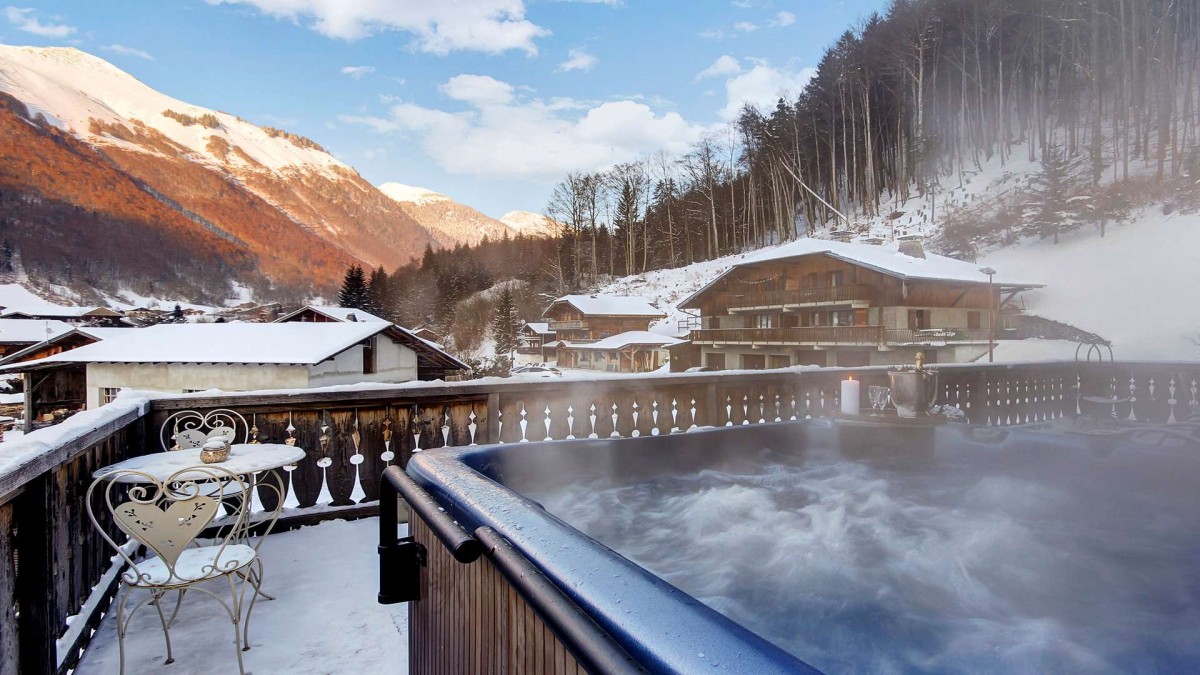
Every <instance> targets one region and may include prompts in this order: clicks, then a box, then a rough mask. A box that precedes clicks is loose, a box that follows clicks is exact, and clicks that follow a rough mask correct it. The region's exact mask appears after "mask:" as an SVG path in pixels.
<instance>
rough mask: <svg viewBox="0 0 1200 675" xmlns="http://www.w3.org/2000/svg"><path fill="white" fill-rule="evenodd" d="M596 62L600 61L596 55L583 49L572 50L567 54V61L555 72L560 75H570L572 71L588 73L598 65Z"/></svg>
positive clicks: (559, 65)
mask: <svg viewBox="0 0 1200 675" xmlns="http://www.w3.org/2000/svg"><path fill="white" fill-rule="evenodd" d="M596 61H598V59H597V58H596V57H595V55H593V54H589V53H587V52H586V51H584V50H582V49H572V50H571V51H569V52H567V60H566V61H563V62H562V63H560V64H558V68H555V69H554V70H555V72H558V73H569V72H571V71H572V70H583V71H588V70H591V69H592V66H594V65H596Z"/></svg>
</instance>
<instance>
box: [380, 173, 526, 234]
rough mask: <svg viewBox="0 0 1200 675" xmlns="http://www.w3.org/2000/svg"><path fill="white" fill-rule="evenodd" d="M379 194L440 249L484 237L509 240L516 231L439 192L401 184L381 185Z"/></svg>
mask: <svg viewBox="0 0 1200 675" xmlns="http://www.w3.org/2000/svg"><path fill="white" fill-rule="evenodd" d="M379 191H380V192H382V193H383V194H385V195H387V196H388V197H390V198H391V199H392V200H393V201H394V202H396V204H398V205H399V207H400V209H401V210H403V211H404V212H405V213H406V214H408V215H409V216H410V217H412V219H413V220H415V221H416V222H418V223H420V224H421V226H422V227H424V228H425V229H427V230H429V232H430V234H432V235H433V237H434V238H435V239H437V241H438V242H439V243H440V244H441V245H442V246H454V245H455V244H459V243H463V244H478V243H479V242H481V241H483V239H484V237H486V238H488V239H500V238H503V237H504V235H505V234H507V235H508V236H510V237H512V236H515V235H516V232H517V231H516V230H515V229H513V228H510V227H509V226H508V225H506V224H504V223H503V222H501V221H499V220H496V219H495V218H491V217H489V216H487V215H485V214H483V213H481V212H479V211H476V210H475V209H473V208H471V207H469V206H466V205H464V204H460V203H458V202H456V201H454V200H453V199H451V198H449V197H447V196H446V195H444V194H441V193H440V192H434V191H432V190H426V189H425V188H419V187H413V186H411V185H404V184H402V183H384V184H383V185H380V186H379Z"/></svg>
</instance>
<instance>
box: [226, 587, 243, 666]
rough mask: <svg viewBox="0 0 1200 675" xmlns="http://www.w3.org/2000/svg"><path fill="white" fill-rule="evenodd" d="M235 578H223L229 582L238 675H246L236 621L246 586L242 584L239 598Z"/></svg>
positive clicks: (238, 617)
mask: <svg viewBox="0 0 1200 675" xmlns="http://www.w3.org/2000/svg"><path fill="white" fill-rule="evenodd" d="M235 576H237V575H235V574H226V575H225V578H226V579H228V580H229V597H230V601H231V605H232V611H231V612H230V617H229V618H230V619H232V620H233V646H234V648H235V649H236V650H237V660H238V675H246V668H245V666H244V665H243V664H242V631H241V630H239V627H238V621H239V620H240V619H241V616H242V599H243V598H244V597H245V593H246V584H245V582H242V595H241V596H240V597H239V596H238V591H237V583H236V582H235V581H234V580H233V578H234V577H235Z"/></svg>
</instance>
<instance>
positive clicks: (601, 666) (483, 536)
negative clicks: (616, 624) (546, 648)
mask: <svg viewBox="0 0 1200 675" xmlns="http://www.w3.org/2000/svg"><path fill="white" fill-rule="evenodd" d="M475 538H476V539H477V540H478V541H480V542H482V543H483V547H484V550H483V553H484V555H486V556H487V557H488V559H489V560H491V561H492V564H493V565H495V566H496V569H498V570H500V573H501V574H503V575H504V578H505V579H507V580H508V583H509V584H511V585H512V586H513V588H515V589H517V593H518V594H520V596H521V597H522V598H524V600H525V602H527V603H528V604H529V606H531V607H533V610H534V611H535V612H537V615H538V616H539V617H541V619H542V621H543V622H545V624H546V625H547V626H548V627H549V628H550V630H551V631H553V632H554V635H555V636H556V637H558V639H559V641H561V642H562V643H563V645H564V646H565V647H566V648H567V651H569V652H571V656H573V657H575V660H576V661H578V662H579V665H581V666H583V668H584V670H586V671H588V672H590V673H644V672H646V670H645V669H644V668H642V666H641V665H640V664H639V663H638V662H637V661H636V660H635V659H634V658H633V657H632V656H630V655H629V653H628V652H626V651H625V650H624V648H622V647H621V645H619V644H617V642H616V641H615V640H613V639H612V637H611V636H610V635H609V634H608V633H607V632H605V631H604V629H603V628H601V627H600V626H599V625H598V624H597V623H596V622H595V621H593V620H592V618H591V617H590V616H588V615H587V613H585V612H584V611H583V610H582V609H580V607H579V605H576V604H575V602H574V601H573V600H571V599H570V598H568V597H567V596H566V594H564V593H563V592H562V591H561V590H559V588H558V586H555V585H554V582H552V581H550V580H549V579H547V578H546V576H545V575H544V574H542V573H541V571H539V570H538V569H537V568H536V567H534V566H533V563H531V562H529V560H528V559H527V558H526V557H525V556H524V555H523V554H522V553H521V552H520V551H518V550H517V549H516V548H514V547H513V546H512V544H510V543H508V541H507V540H505V539H504V538H503V537H501V536H500V533H498V532H496V531H495V530H493V529H492V528H490V527H488V526H486V525H484V526H482V527H480V528H478V529H476V530H475Z"/></svg>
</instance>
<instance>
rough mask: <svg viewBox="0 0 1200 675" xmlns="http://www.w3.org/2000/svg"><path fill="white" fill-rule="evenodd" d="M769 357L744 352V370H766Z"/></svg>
mask: <svg viewBox="0 0 1200 675" xmlns="http://www.w3.org/2000/svg"><path fill="white" fill-rule="evenodd" d="M766 367H767V357H765V356H763V355H762V354H742V370H765V369H766Z"/></svg>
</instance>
